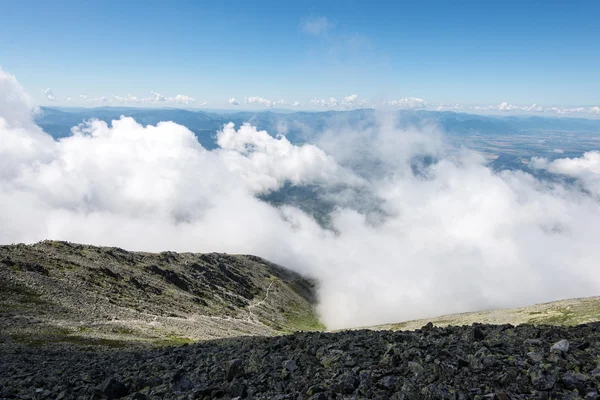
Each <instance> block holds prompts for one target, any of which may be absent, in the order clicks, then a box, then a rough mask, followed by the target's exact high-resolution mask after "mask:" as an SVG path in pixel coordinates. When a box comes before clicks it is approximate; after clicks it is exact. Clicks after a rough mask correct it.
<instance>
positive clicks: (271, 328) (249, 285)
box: [0, 241, 322, 347]
mask: <svg viewBox="0 0 600 400" xmlns="http://www.w3.org/2000/svg"><path fill="white" fill-rule="evenodd" d="M314 306H315V293H314V283H313V282H312V281H310V280H308V279H306V278H304V277H302V276H300V275H298V274H296V273H293V272H291V271H289V270H286V269H283V268H281V267H279V266H277V265H274V264H272V263H269V262H267V261H265V260H262V259H260V258H258V257H254V256H241V255H227V254H216V253H211V254H191V253H182V254H177V253H172V252H163V253H157V254H151V253H141V252H128V251H125V250H122V249H119V248H104V247H94V246H85V245H78V244H72V243H66V242H56V241H44V242H41V243H37V244H34V245H23V244H19V245H11V246H0V337H2V341H3V342H4V344H7V343H11V344H15V345H16V344H19V343H22V344H25V345H37V346H40V345H47V344H48V343H71V344H79V345H84V346H104V347H106V346H108V347H121V346H128V345H131V344H136V343H137V344H140V343H142V344H143V343H146V344H154V345H157V344H158V345H163V344H181V343H185V342H192V341H197V340H203V339H214V338H223V337H231V336H240V335H262V336H264V335H267V336H268V335H274V334H280V333H286V332H292V331H297V330H315V329H322V326H321V324H320V323H319V321H318V318H317V316H316V314H315V310H314Z"/></svg>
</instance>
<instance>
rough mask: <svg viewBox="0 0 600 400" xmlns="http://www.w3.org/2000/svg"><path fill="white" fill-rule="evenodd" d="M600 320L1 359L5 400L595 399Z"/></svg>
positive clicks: (0, 390)
mask: <svg viewBox="0 0 600 400" xmlns="http://www.w3.org/2000/svg"><path fill="white" fill-rule="evenodd" d="M599 339H600V324H599V323H592V324H587V325H579V326H574V327H550V326H540V327H535V326H533V325H521V326H518V327H513V326H512V325H474V326H471V327H447V328H437V327H433V326H432V325H427V326H425V327H423V328H422V329H420V330H417V331H413V332H401V331H397V332H393V331H368V330H360V331H347V332H337V333H296V334H293V335H287V336H280V337H245V338H234V339H220V340H215V341H206V342H200V343H196V344H192V345H183V346H179V347H168V348H164V349H162V350H152V351H131V350H127V351H119V352H115V351H108V352H84V351H81V350H75V351H70V352H64V351H63V352H56V351H52V350H42V351H35V350H31V349H24V350H21V351H19V352H9V353H2V354H0V355H1V359H2V363H1V364H0V398H36V399H80V398H85V399H101V398H107V399H114V398H123V397H125V398H128V399H146V398H155V399H214V398H220V399H241V398H248V399H318V400H326V399H359V398H372V399H379V400H386V399H392V400H400V399H409V400H417V399H452V400H459V399H481V400H483V399H490V400H492V399H500V400H506V399H584V398H585V399H597V398H598V397H599V396H598V382H599V380H600V367H599V365H600V340H599Z"/></svg>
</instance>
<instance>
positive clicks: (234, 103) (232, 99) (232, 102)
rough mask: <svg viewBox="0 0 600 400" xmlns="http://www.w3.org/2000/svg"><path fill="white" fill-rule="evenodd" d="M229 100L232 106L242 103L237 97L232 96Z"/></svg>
mask: <svg viewBox="0 0 600 400" xmlns="http://www.w3.org/2000/svg"><path fill="white" fill-rule="evenodd" d="M228 102H229V104H231V105H232V106H239V105H240V102H239V101H237V100H236V99H235V97H230V98H229V101H228Z"/></svg>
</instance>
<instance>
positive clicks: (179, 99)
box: [172, 94, 208, 105]
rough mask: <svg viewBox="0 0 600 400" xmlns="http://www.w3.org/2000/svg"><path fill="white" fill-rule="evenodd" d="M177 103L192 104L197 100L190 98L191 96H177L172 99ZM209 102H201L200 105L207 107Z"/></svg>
mask: <svg viewBox="0 0 600 400" xmlns="http://www.w3.org/2000/svg"><path fill="white" fill-rule="evenodd" d="M172 100H173V101H174V102H175V103H180V104H192V103H194V102H195V101H196V99H194V98H192V97H190V96H186V95H184V94H178V95H177V96H175V97H173V99H172ZM207 103H208V102H206V101H200V102H199V105H205V104H207Z"/></svg>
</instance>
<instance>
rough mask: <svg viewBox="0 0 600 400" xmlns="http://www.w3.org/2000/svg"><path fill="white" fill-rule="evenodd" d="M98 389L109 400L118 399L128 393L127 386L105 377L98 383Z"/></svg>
mask: <svg viewBox="0 0 600 400" xmlns="http://www.w3.org/2000/svg"><path fill="white" fill-rule="evenodd" d="M100 391H101V392H102V394H104V396H106V397H107V398H108V399H109V400H111V399H120V398H121V397H124V396H127V394H128V393H129V390H128V389H127V386H125V385H123V384H122V383H121V382H119V381H118V380H116V379H114V378H107V379H106V380H105V381H104V382H103V383H102V384H101V385H100Z"/></svg>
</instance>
